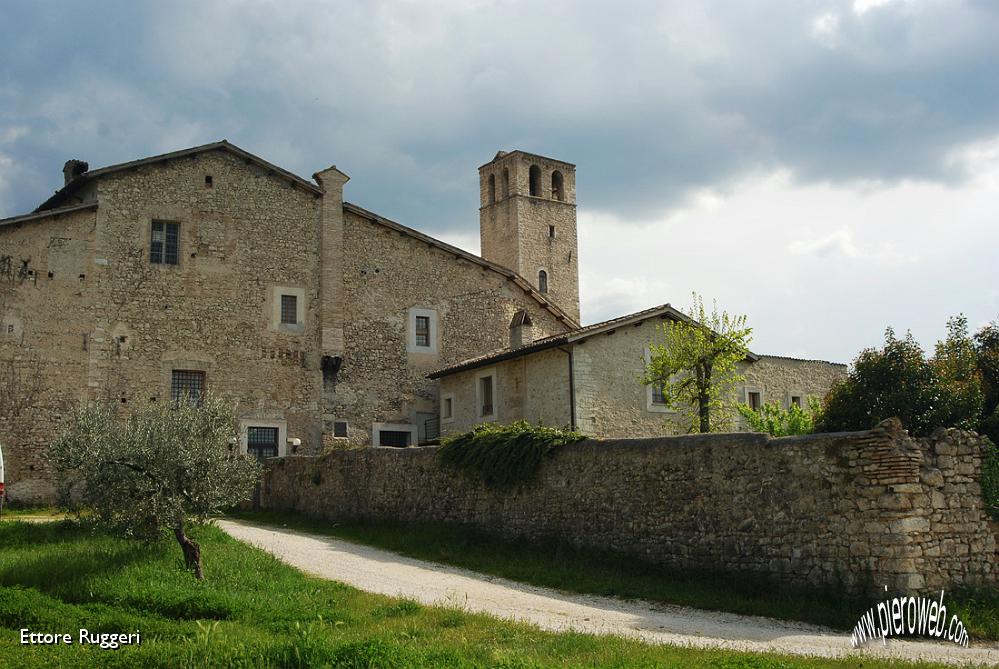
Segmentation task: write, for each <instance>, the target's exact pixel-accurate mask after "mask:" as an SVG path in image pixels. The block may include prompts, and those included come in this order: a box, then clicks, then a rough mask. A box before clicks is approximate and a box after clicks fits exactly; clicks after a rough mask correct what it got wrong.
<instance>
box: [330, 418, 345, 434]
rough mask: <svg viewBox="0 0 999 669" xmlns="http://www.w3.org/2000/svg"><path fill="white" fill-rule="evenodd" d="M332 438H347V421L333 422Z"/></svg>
mask: <svg viewBox="0 0 999 669" xmlns="http://www.w3.org/2000/svg"><path fill="white" fill-rule="evenodd" d="M333 436H334V437H341V438H346V437H347V421H345V420H338V421H334V422H333Z"/></svg>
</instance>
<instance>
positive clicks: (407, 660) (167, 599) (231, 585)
mask: <svg viewBox="0 0 999 669" xmlns="http://www.w3.org/2000/svg"><path fill="white" fill-rule="evenodd" d="M193 536H194V537H195V538H196V539H197V540H198V541H200V542H201V545H202V548H203V551H204V560H205V571H206V576H207V579H206V580H205V581H204V582H200V583H199V582H197V581H195V580H194V579H193V577H192V576H191V575H190V574H189V573H187V572H185V571H184V570H183V568H182V559H181V553H180V550H179V549H178V547H177V546H176V545H175V544H174V543H172V542H163V543H156V544H143V543H138V542H129V541H125V540H121V539H117V538H112V537H109V536H106V535H102V534H95V533H92V532H90V531H88V530H87V529H85V528H81V527H78V526H76V525H73V524H71V523H69V522H53V523H44V524H38V523H24V522H17V521H4V522H3V523H0V546H2V550H0V667H44V668H46V669H49V668H51V667H91V666H127V667H134V666H141V667H190V666H212V667H215V666H221V667H228V666H236V667H322V666H333V667H358V668H359V667H453V668H458V667H502V668H513V667H622V668H623V667H629V668H630V667H712V668H715V669H726V668H733V669H734V668H739V669H751V668H754V667H761V668H768V669H769V668H792V667H801V668H805V667H865V668H875V667H888V666H892V667H906V666H917V665H907V664H889V663H879V662H877V661H871V660H868V659H856V660H841V661H830V660H818V659H811V658H786V657H779V656H773V655H767V656H761V655H749V654H744V653H734V652H727V651H700V650H689V649H684V648H675V647H669V646H648V645H643V644H641V643H638V642H634V641H628V640H624V639H618V638H613V637H594V636H587V635H583V634H576V633H562V634H553V633H548V632H542V631H540V630H538V629H536V628H533V627H531V626H528V625H521V624H515V623H509V622H500V621H497V620H495V619H492V618H489V617H487V616H482V615H473V614H467V613H464V612H462V611H460V610H457V609H452V608H432V607H424V606H421V605H419V604H416V603H414V602H411V601H406V600H399V599H392V598H388V597H382V596H379V595H371V594H367V593H363V592H360V591H358V590H355V589H353V588H350V587H348V586H345V585H342V584H338V583H335V582H331V581H324V580H320V579H316V578H312V577H309V576H306V575H304V574H302V573H301V572H299V571H297V570H295V569H293V568H291V567H288V566H286V565H284V564H282V563H281V562H279V561H278V560H276V559H275V558H273V557H271V556H270V555H268V554H267V553H264V552H263V551H260V550H257V549H254V548H251V547H249V546H246V545H244V544H241V543H239V542H237V541H235V540H234V539H231V538H230V537H228V536H227V535H225V534H224V533H222V532H221V531H220V530H218V529H216V528H213V527H206V528H200V529H197V530H195V531H194V532H193ZM22 627H27V628H30V629H31V630H33V631H37V632H58V633H65V632H68V633H71V634H73V635H74V637H75V636H76V633H77V630H79V629H80V628H81V627H84V628H87V629H90V630H92V631H94V632H133V631H135V630H139V631H140V632H141V633H142V644H141V645H139V646H132V647H124V648H122V649H119V650H115V651H112V650H100V649H98V648H96V647H93V646H80V645H79V644H74V645H71V646H21V645H20V644H19V632H18V630H19V629H20V628H22ZM923 666H927V665H923Z"/></svg>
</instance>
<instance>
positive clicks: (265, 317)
mask: <svg viewBox="0 0 999 669" xmlns="http://www.w3.org/2000/svg"><path fill="white" fill-rule="evenodd" d="M479 173H480V185H481V188H480V199H481V208H480V230H481V236H482V257H479V256H476V255H474V254H471V253H468V252H466V251H463V250H461V249H458V248H455V247H453V246H450V245H448V244H446V243H444V242H441V241H439V240H437V239H434V238H432V237H429V236H427V235H425V234H422V233H420V232H418V231H416V230H413V229H411V228H408V227H406V226H404V225H401V224H399V223H396V222H393V221H390V220H387V219H385V218H383V217H381V216H379V215H377V214H375V213H372V212H370V211H368V210H366V209H363V208H361V207H358V206H356V205H353V204H350V203H348V202H345V201H344V199H343V191H344V186H345V184H346V183H347V181H348V177H347V175H345V174H344V173H343V172H341V171H339V170H338V169H337V168H336V167H335V166H334V167H330V168H328V169H325V170H322V171H320V172H317V173H316V174H314V175H313V180H311V181H310V180H306V179H303V178H301V177H299V176H297V175H294V174H292V173H290V172H288V171H286V170H284V169H282V168H280V167H278V166H276V165H273V164H271V163H269V162H267V161H265V160H263V159H261V158H259V157H257V156H254V155H253V154H250V153H248V152H246V151H244V150H242V149H240V148H239V147H236V146H234V145H233V144H230V143H229V142H227V141H224V140H223V141H221V142H216V143H212V144H206V145H203V146H198V147H193V148H190V149H185V150H182V151H176V152H173V153H167V154H163V155H159V156H153V157H150V158H143V159H140V160H135V161H131V162H127V163H122V164H119V165H112V166H109V167H103V168H100V169H95V170H91V169H89V166H88V165H87V164H86V163H84V162H82V161H77V160H73V161H69V162H67V163H66V166H65V168H64V174H63V177H64V179H63V186H62V188H60V189H59V190H58V191H57V192H56V193H55V194H54V195H53V196H52V197H51V198H49V199H48V200H46V201H45V202H44V203H42V204H41V205H40V206H39V207H38V208H37V209H36V210H35V211H34V212H32V213H29V214H24V215H21V216H14V217H12V218H7V219H3V220H0V443H2V444H3V445H4V446H5V455H6V461H7V475H8V481H7V483H8V486H7V490H8V493H9V495H10V497H11V498H13V499H21V500H32V499H45V498H48V497H50V496H51V494H52V490H53V488H52V480H51V472H50V471H49V469H48V466H47V464H46V462H45V459H44V457H43V452H44V449H45V447H46V445H47V444H48V443H49V442H50V441H51V440H52V438H53V437H54V436H55V435H56V434H58V431H59V430H60V425H61V424H62V421H63V420H64V418H65V415H66V413H67V411H68V409H70V408H71V407H72V406H74V405H76V404H77V403H79V402H81V401H85V400H92V399H95V398H98V397H101V398H104V399H106V400H110V401H113V402H115V403H119V404H121V405H123V406H125V407H127V406H128V405H134V404H135V403H142V402H150V401H172V400H174V399H177V398H178V397H180V396H182V395H184V394H191V395H200V394H201V393H204V392H206V391H212V392H214V393H217V394H220V395H223V396H225V397H228V398H230V399H232V400H235V401H237V402H238V406H239V409H238V411H239V415H240V422H241V431H242V448H244V449H245V450H247V451H248V452H251V453H255V454H257V455H260V456H270V455H284V454H288V453H292V452H298V453H317V452H320V451H322V450H323V449H324V448H328V447H331V446H334V445H357V446H361V445H374V446H406V445H411V444H416V443H421V442H424V441H426V440H429V439H432V438H434V437H435V436H436V435H437V432H438V430H439V418H438V417H439V416H440V415H441V414H442V413H443V414H444V415H446V416H448V418H446V419H445V424H446V425H447V426H448V427H449V428H451V429H454V428H456V427H457V426H459V425H462V426H464V425H468V424H470V423H471V422H474V420H477V419H480V418H481V419H488V416H478V415H473V414H471V413H468V412H469V411H474V410H475V407H478V408H479V409H481V408H482V406H483V404H482V402H481V401H480V400H479V399H477V396H476V395H475V393H476V392H478V391H476V390H475V389H476V388H479V387H480V386H479V385H476V384H475V383H473V382H470V381H469V379H470V378H471V376H468V375H478V374H480V371H479V370H480V369H481V367H482V366H477V367H475V368H474V369H473V368H472V367H468V366H467V365H468V363H467V362H463V361H468V360H473V359H477V358H478V357H479V356H483V354H484V353H485V352H489V351H497V350H498V349H501V348H503V347H506V346H508V345H509V341H510V336H511V332H513V333H514V335H515V336H517V337H520V340H519V343H515V349H516V350H515V353H516V355H513V356H511V357H509V358H506V357H503V355H504V354H502V353H501V354H499V355H500V358H502V359H500V358H496V359H495V360H493V359H492V358H491V359H490V360H491V361H493V362H495V368H496V369H501V368H502V369H504V370H505V369H507V368H510V369H513V367H515V366H516V365H520V367H519V369H520V371H519V372H517V373H519V374H520V375H521V376H520V377H518V376H516V374H515V373H514V372H511V373H510V375H509V376H506V373H505V372H501V373H499V375H498V376H497V377H496V381H495V383H496V386H495V387H496V389H497V395H496V397H497V404H496V407H497V409H496V411H495V413H494V415H493V417H494V418H495V419H497V420H507V419H508V418H509V419H513V418H516V417H520V416H524V417H529V418H532V419H536V420H543V421H544V422H546V423H551V424H563V423H567V422H575V423H576V424H577V425H578V426H579V427H580V428H581V429H583V430H584V431H590V432H591V433H592V434H594V435H595V436H611V435H619V434H630V433H631V432H633V431H634V432H636V433H641V434H648V433H649V432H651V431H654V430H655V429H656V428H655V425H656V422H655V421H654V420H652V419H650V416H649V415H646V414H645V413H642V412H641V411H640V409H642V405H641V403H637V404H636V402H635V401H634V398H633V397H631V396H632V395H634V394H635V392H636V388H638V391H642V389H641V388H640V387H638V386H637V382H635V379H633V378H632V376H634V374H633V370H632V368H631V367H629V368H627V370H624V371H622V370H623V368H621V367H620V366H619V364H618V361H619V360H620V359H624V358H627V359H628V360H629V361H630V362H633V360H631V358H633V357H634V356H633V355H632V349H633V348H634V346H635V345H637V343H638V340H639V339H640V336H639V335H640V334H642V333H641V332H640V329H631V330H630V331H629V332H628V334H627V336H624V330H623V329H621V330H619V333H620V334H621V335H622V336H618V337H617V339H616V340H614V339H613V338H607V337H604V336H603V335H604V334H605V333H606V332H607V331H608V330H611V329H613V328H614V327H615V326H614V325H613V323H615V322H617V321H611V322H609V323H603V324H598V325H596V326H590V327H588V328H580V324H579V287H578V286H579V281H578V258H577V242H576V239H577V237H576V213H575V207H576V189H575V168H574V166H573V165H571V164H569V163H565V162H562V161H557V160H552V159H549V158H544V157H542V156H536V155H533V154H529V153H524V152H521V151H513V152H510V153H504V152H500V153H498V154H497V155H496V157H495V158H494V159H493V160H492V161H490V162H489V163H487V164H486V165H483V166H482V167H481V168H480V169H479ZM643 313H646V312H643ZM662 313H667V312H662ZM659 315H661V314H659V312H657V313H656V314H654V315H646V316H644V317H643V316H642V315H641V314H636V315H634V316H629V317H626V318H625V319H618V321H620V320H626V321H628V323H629V325H628V327H629V328H632V326H631V323H632V320H634V319H636V318H638V319H639V320H641V319H642V318H644V319H645V321H647V322H648V323H652V322H653V320H654V319H655V318H658V317H659ZM629 319H630V320H629ZM511 322H514V323H515V324H517V325H516V327H515V328H513V330H511V328H510V323H511ZM596 334H600V335H601V336H600V337H597V336H596ZM625 339H627V340H628V346H627V347H625V348H620V349H619V348H615V347H614V346H610V347H607V345H606V344H607V343H608V342H611V341H622V340H625ZM535 340H540V341H537V342H536V341H535ZM556 340H557V341H559V342H560V343H559V344H557V345H549V344H550V343H551V342H553V341H556ZM563 340H564V341H563ZM632 340H634V341H632ZM517 347H519V348H517ZM605 349H606V350H605ZM567 351H569V352H570V353H567ZM527 353H530V355H527ZM569 357H571V358H572V360H573V365H574V367H573V371H572V373H569V371H568V369H569V368H568V365H569V362H568V358H569ZM629 364H630V363H629ZM814 364H815V363H807V362H800V361H784V360H781V359H777V358H771V359H768V358H760V359H759V360H756V361H754V362H753V364H752V366H751V369H755V370H759V379H758V381H755V382H756V383H757V385H758V386H759V388H760V392H761V393H762V392H765V393H767V394H768V395H773V394H780V393H788V392H792V391H794V392H797V391H798V390H800V391H801V392H802V393H815V394H821V393H822V392H823V389H824V387H827V385H828V381H829V380H830V379H831V378H832V377H833V376H835V374H832V373H831V372H828V369H827V368H825V367H822V368H821V369H822V371H821V373H820V374H818V373H815V370H814V369H813V368H812V367H810V365H812V366H814ZM815 369H818V368H815ZM836 369H839V368H836ZM435 370H448V371H446V372H445V373H440V372H437V373H434V372H435ZM463 374H464V376H463ZM528 376H529V377H530V378H528ZM438 378H439V379H441V380H440V381H439V382H438V381H437V380H436V379H438ZM754 378H755V377H754ZM518 379H519V380H518ZM535 379H540V380H537V381H535ZM438 383H440V384H441V388H442V389H443V392H444V396H443V397H444V402H441V401H440V398H441V390H439V389H438ZM518 384H520V385H518ZM823 384H825V385H823ZM820 386H822V387H820ZM566 398H570V399H566ZM572 398H574V399H572ZM500 402H503V403H502V404H501V403H500ZM567 412H568V414H569V415H566V414H567ZM573 412H575V416H573ZM459 416H461V418H460V420H459V418H458V417H459ZM573 418H575V420H573Z"/></svg>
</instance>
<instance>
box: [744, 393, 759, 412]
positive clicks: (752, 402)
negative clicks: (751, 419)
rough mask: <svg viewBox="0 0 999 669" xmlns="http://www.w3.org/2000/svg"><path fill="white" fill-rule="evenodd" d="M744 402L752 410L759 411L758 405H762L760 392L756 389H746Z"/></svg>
mask: <svg viewBox="0 0 999 669" xmlns="http://www.w3.org/2000/svg"><path fill="white" fill-rule="evenodd" d="M746 404H748V405H749V408H750V409H752V410H753V411H759V410H760V407H761V406H763V398H762V394H761V393H760V391H758V390H749V391H746Z"/></svg>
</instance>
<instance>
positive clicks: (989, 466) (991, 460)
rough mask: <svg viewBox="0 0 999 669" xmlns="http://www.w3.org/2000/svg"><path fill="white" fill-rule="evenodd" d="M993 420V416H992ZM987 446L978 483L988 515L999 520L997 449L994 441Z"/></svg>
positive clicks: (998, 461) (998, 454)
mask: <svg viewBox="0 0 999 669" xmlns="http://www.w3.org/2000/svg"><path fill="white" fill-rule="evenodd" d="M993 418H995V416H993ZM989 439H990V440H991V441H992V443H991V444H989V445H988V448H987V449H986V451H985V453H984V454H983V457H982V474H981V480H980V481H979V483H980V484H981V486H982V501H984V502H985V509H986V510H987V511H988V512H989V514H990V515H991V516H992V517H993V518H995V519H996V520H999V447H997V446H996V443H995V439H993V438H992V437H991V436H990V437H989Z"/></svg>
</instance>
